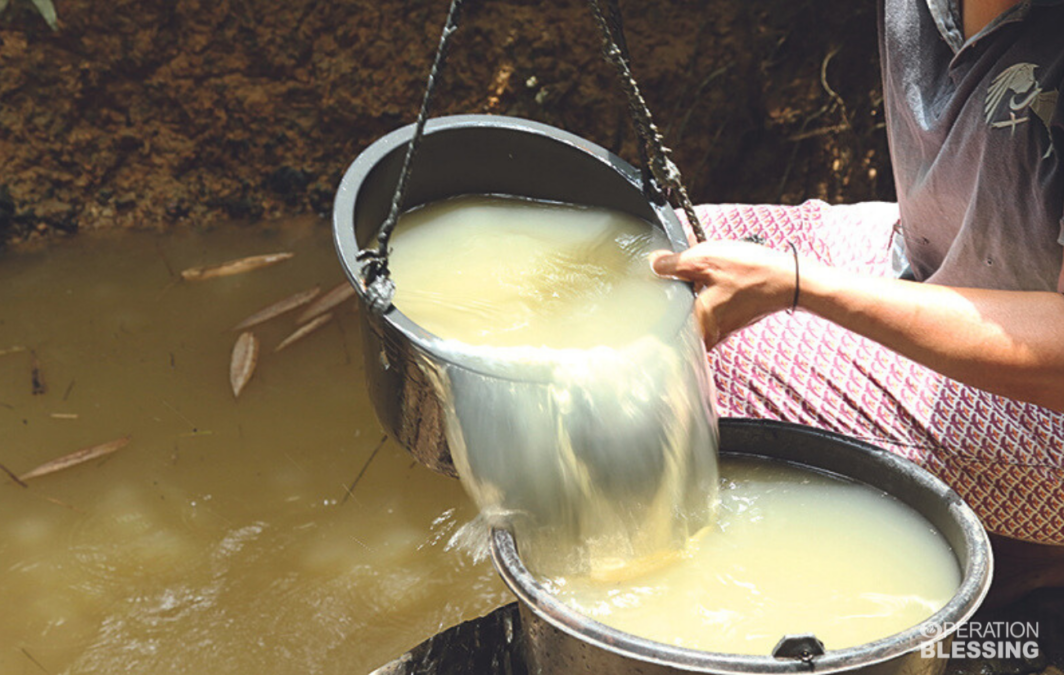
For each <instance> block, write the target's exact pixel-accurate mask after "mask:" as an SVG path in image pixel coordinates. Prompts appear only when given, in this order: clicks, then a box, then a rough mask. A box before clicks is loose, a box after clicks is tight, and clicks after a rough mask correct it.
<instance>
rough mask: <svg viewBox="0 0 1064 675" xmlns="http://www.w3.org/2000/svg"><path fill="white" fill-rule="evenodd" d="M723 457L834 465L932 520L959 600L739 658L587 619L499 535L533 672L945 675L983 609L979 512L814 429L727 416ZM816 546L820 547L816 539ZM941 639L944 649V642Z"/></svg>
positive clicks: (988, 558) (495, 549) (878, 453)
mask: <svg viewBox="0 0 1064 675" xmlns="http://www.w3.org/2000/svg"><path fill="white" fill-rule="evenodd" d="M720 443H721V446H720V450H721V456H722V457H728V456H751V457H763V458H768V459H774V460H783V461H786V462H791V463H794V464H797V465H803V466H806V467H810V468H814V469H819V470H822V471H828V472H831V473H835V474H838V475H841V476H845V477H847V478H851V479H854V480H857V481H860V482H863V483H867V484H869V485H874V486H875V487H877V488H879V489H881V490H884V491H885V492H887V493H888V494H890V495H892V496H894V497H896V498H897V499H899V500H900V501H901V502H903V503H905V504H907V505H908V506H910V507H911V508H913V509H914V510H916V511H917V512H918V513H920V514H921V515H922V516H923V517H924V518H926V519H927V520H928V521H929V522H930V523H931V524H932V525H934V526H935V527H936V528H937V529H938V531H939V532H941V533H942V535H943V537H944V538H945V539H946V541H947V542H948V543H949V545H950V547H951V548H952V549H953V552H954V554H955V555H956V556H957V561H958V563H959V565H960V568H961V570H962V572H963V573H962V579H961V585H960V587H959V588H958V589H957V591H956V593H955V594H954V596H953V598H952V599H951V600H950V601H949V602H948V603H947V604H946V605H945V606H944V607H943V608H942V609H940V610H939V611H938V612H936V613H935V614H934V615H933V616H931V617H930V618H928V619H927V620H926V621H923V622H921V623H920V624H919V625H916V626H913V627H911V628H909V629H908V630H905V631H902V632H900V633H897V634H895V635H891V636H888V637H885V638H883V639H880V640H876V641H875V642H871V643H868V644H865V645H859V646H856V647H850V648H846V649H839V650H833V651H827V652H822V651H820V650H819V649H818V647H817V642H818V641H817V640H816V639H815V636H808V635H807V636H780V642H779V643H778V644H777V647H776V649H775V650H774V653H773V654H765V655H763V656H740V655H734V654H718V653H710V652H703V651H697V650H693V649H684V648H680V647H675V646H672V645H667V644H662V643H659V642H654V641H652V640H648V639H645V638H640V637H637V636H634V635H631V634H628V633H624V632H622V631H619V630H616V629H614V628H610V627H609V626H606V625H603V624H601V623H599V622H597V621H594V620H592V619H589V618H587V617H585V616H583V615H581V614H579V613H577V612H576V611H575V610H573V609H572V608H570V607H568V606H567V605H565V604H563V603H562V602H561V601H559V600H558V599H556V598H555V597H553V596H552V595H551V594H550V593H549V592H548V591H547V590H546V589H545V587H544V586H543V585H542V584H541V583H540V582H539V581H538V580H537V579H536V578H535V577H534V576H533V575H532V574H531V573H530V572H529V571H528V569H527V568H526V566H525V564H524V562H523V561H522V558H521V555H520V552H519V551H518V549H517V546H516V545H515V543H514V538H513V536H512V535H511V534H510V532H508V531H506V530H495V531H494V532H493V533H492V541H491V553H492V560H493V562H494V563H495V567H496V569H497V570H498V572H499V574H500V575H501V576H502V578H503V580H504V581H505V582H506V584H507V586H509V588H510V590H511V591H513V593H514V595H516V596H517V598H518V601H519V607H520V617H521V621H520V631H521V636H520V639H519V640H518V642H519V644H521V645H522V647H521V648H522V649H523V651H524V660H525V661H526V662H527V665H528V672H529V673H530V674H531V675H566V674H569V673H584V672H592V673H610V674H611V675H634V674H636V673H639V674H640V675H680V674H687V675H690V673H713V674H715V675H753V674H758V675H760V674H765V675H769V674H777V675H778V674H784V673H808V672H814V673H821V674H827V673H846V674H847V675H859V674H860V675H866V674H867V675H940V674H941V673H942V672H943V671H944V669H945V667H946V660H945V659H942V658H937V654H938V653H939V651H941V652H942V653H949V645H950V642H951V640H952V634H953V633H954V631H956V629H957V628H958V627H959V626H961V625H963V624H964V623H965V622H966V621H968V620H969V619H970V618H971V616H972V614H974V613H975V611H976V610H977V609H978V608H979V605H980V603H982V601H983V599H984V598H985V596H986V593H987V591H988V590H989V588H990V580H991V572H992V568H993V560H992V554H991V549H990V542H989V539H988V537H987V535H986V532H985V530H984V529H983V526H982V525H981V524H980V522H979V519H978V518H977V517H976V515H975V513H974V512H973V511H972V510H971V508H969V507H968V506H967V505H966V504H965V503H964V501H963V500H962V499H961V498H960V497H959V496H958V495H957V494H956V493H955V492H954V491H953V490H951V489H950V488H949V487H947V486H946V485H945V484H944V483H942V481H940V480H938V479H937V478H935V477H934V476H932V475H931V474H930V473H928V472H927V471H925V470H923V469H922V468H920V467H919V466H917V465H915V464H913V463H912V462H909V461H907V460H905V459H902V458H901V457H898V456H897V455H894V454H891V453H890V452H887V451H885V450H882V449H880V448H877V447H875V446H872V445H869V444H867V443H863V442H860V441H856V440H853V439H849V438H846V437H843V436H839V435H837V434H832V433H828V432H824V431H820V430H818V429H813V428H810V427H805V426H800V425H796V424H788V423H783V422H772V421H764V420H746V419H722V420H721V421H720ZM809 546H816V542H815V541H810V542H809ZM938 643H943V644H942V646H943V649H942V650H938V649H937V648H936V647H937V644H938Z"/></svg>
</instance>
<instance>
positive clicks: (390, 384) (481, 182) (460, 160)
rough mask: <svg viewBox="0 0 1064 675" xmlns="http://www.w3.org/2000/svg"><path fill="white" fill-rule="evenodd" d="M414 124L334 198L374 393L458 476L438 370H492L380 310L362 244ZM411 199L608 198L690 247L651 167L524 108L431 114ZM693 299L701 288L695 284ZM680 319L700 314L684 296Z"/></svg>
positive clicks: (407, 438)
mask: <svg viewBox="0 0 1064 675" xmlns="http://www.w3.org/2000/svg"><path fill="white" fill-rule="evenodd" d="M413 134H414V125H410V126H407V127H403V128H401V129H399V130H397V131H394V132H392V133H390V134H388V135H386V136H384V137H382V138H381V139H379V140H378V141H376V142H374V143H373V144H372V145H370V146H369V147H368V148H367V149H366V150H365V151H364V152H362V154H360V155H359V156H358V158H357V159H356V160H355V161H354V162H353V163H352V164H351V166H350V167H349V168H348V170H347V173H346V174H345V175H344V178H343V180H342V182H341V183H340V187H339V190H338V192H337V196H336V202H335V205H334V209H333V226H334V237H335V243H336V248H337V252H338V254H339V256H340V261H341V263H342V265H343V267H344V270H345V272H346V273H347V276H348V278H349V279H350V280H351V283H352V284H353V285H354V286H355V289H356V291H357V292H358V297H359V300H360V310H361V311H360V316H361V319H360V322H361V327H362V340H363V355H364V357H365V358H364V360H365V368H366V380H367V384H368V388H369V396H370V399H371V401H372V402H373V406H374V408H375V410H376V412H377V417H378V419H379V420H380V422H381V424H382V425H383V426H384V428H385V430H386V432H387V433H388V434H389V435H390V436H391V437H392V438H394V439H395V440H397V441H398V442H399V443H400V444H401V445H402V446H403V447H405V448H406V449H407V450H409V451H410V452H411V453H412V454H413V455H414V457H415V458H417V460H418V461H420V462H421V463H422V464H425V465H426V466H428V467H429V468H431V469H433V470H434V471H437V472H439V473H442V474H445V475H448V476H456V471H455V466H454V462H453V461H452V458H451V453H450V449H449V447H448V443H447V439H446V437H445V433H444V414H443V410H442V408H441V401H440V397H439V395H438V392H437V390H436V389H435V388H434V387H433V385H432V382H430V380H429V376H428V374H427V373H429V372H431V371H432V370H433V369H434V368H436V367H442V366H450V367H454V366H457V367H458V370H459V371H461V372H466V373H473V374H474V375H476V374H477V373H480V374H483V368H482V367H481V365H479V364H471V363H470V362H469V359H468V358H467V357H466V356H465V355H463V354H461V353H458V352H456V351H455V350H454V349H452V348H451V347H448V345H447V344H446V343H444V341H443V340H441V339H440V338H439V337H437V336H435V335H433V334H431V333H429V332H427V331H425V330H424V329H422V328H421V327H420V326H418V325H417V324H415V323H413V322H412V321H411V320H410V319H409V318H408V317H406V316H405V315H404V314H403V313H402V312H401V311H399V310H398V309H396V308H395V307H391V308H390V309H389V310H388V311H387V312H385V313H384V314H383V315H380V314H376V313H374V312H372V311H370V309H369V307H368V303H369V298H368V297H367V290H366V286H365V285H364V280H363V275H362V272H363V270H362V263H361V262H360V260H359V259H358V257H359V252H360V251H362V250H364V249H366V248H368V247H369V246H370V245H371V244H372V242H373V241H374V239H375V237H376V235H377V232H378V230H379V228H380V227H381V225H382V223H384V222H385V220H386V218H387V215H388V212H389V209H390V207H391V201H392V196H393V194H394V192H395V186H396V182H397V180H398V178H399V174H400V171H401V167H402V163H403V158H404V155H405V153H406V149H407V144H408V143H409V141H410V139H411V137H412V136H413ZM416 163H417V168H416V171H414V172H412V173H411V175H410V182H409V184H408V186H407V191H406V194H405V198H404V203H403V206H404V208H408V209H409V208H414V207H416V206H419V205H422V204H426V203H429V202H433V201H437V200H441V199H445V198H448V197H454V196H458V195H465V194H500V195H515V196H521V197H526V198H530V199H537V200H545V201H554V202H563V203H569V204H576V205H584V206H592V207H603V208H607V209H613V210H616V211H621V212H624V213H628V214H631V215H633V216H636V217H638V218H641V219H643V220H645V221H647V222H648V224H649V226H653V227H657V228H660V229H661V230H662V231H663V232H664V233H665V235H666V236H667V238H668V240H669V242H670V244H671V245H672V247H673V248H674V249H675V250H682V249H683V248H686V247H687V237H686V235H685V233H684V229H683V226H682V225H681V224H680V221H679V220H678V218H677V217H676V214H675V212H674V211H673V209H672V207H670V206H668V205H667V204H664V203H663V204H658V203H655V202H654V201H652V200H650V199H649V198H648V197H647V196H646V194H645V193H644V186H643V182H642V179H641V175H640V172H639V171H638V170H637V169H636V168H634V167H633V166H631V165H630V164H628V163H627V162H625V161H624V160H623V159H621V158H620V157H618V156H616V155H614V154H613V153H611V152H609V151H607V150H606V149H604V148H602V147H599V146H598V145H595V144H594V143H591V142H589V141H587V140H585V139H583V138H580V137H578V136H575V135H573V134H570V133H568V132H565V131H562V130H560V129H556V128H554V127H550V126H547V125H544V124H540V123H537V122H531V121H528V120H523V119H518V118H514V117H502V116H488V115H459V116H453V117H441V118H436V119H432V120H429V122H428V123H427V126H426V128H425V133H424V136H423V138H422V140H421V144H420V149H419V151H418V155H417V161H416ZM691 301H692V302H693V294H692V295H691ZM676 314H677V316H675V317H674V320H675V322H676V323H677V328H678V329H679V326H680V325H681V324H682V322H683V321H685V320H686V318H687V317H688V316H689V314H690V305H686V306H683V307H679V308H678V310H677V312H676Z"/></svg>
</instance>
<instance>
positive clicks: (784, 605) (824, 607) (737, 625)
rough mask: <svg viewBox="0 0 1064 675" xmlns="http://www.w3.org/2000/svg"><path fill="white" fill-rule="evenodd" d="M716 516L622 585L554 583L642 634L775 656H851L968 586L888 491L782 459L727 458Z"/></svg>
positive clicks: (608, 619)
mask: <svg viewBox="0 0 1064 675" xmlns="http://www.w3.org/2000/svg"><path fill="white" fill-rule="evenodd" d="M721 473H722V475H723V476H724V477H725V480H724V481H723V484H722V489H721V492H720V495H721V502H720V508H719V509H718V511H717V520H716V522H715V523H714V524H713V525H712V526H711V527H709V528H707V529H706V531H704V532H702V533H701V534H700V535H699V536H696V537H692V539H691V540H690V542H689V545H688V547H687V549H686V550H685V551H684V553H683V555H682V556H681V557H680V558H678V559H676V560H674V561H673V562H672V563H671V564H669V565H665V566H662V567H660V568H658V569H655V570H652V571H651V572H649V573H647V574H645V575H642V576H639V577H637V578H630V579H624V580H610V581H604V580H601V579H592V578H587V577H584V578H580V577H569V578H564V577H563V578H555V579H550V580H547V585H548V587H549V588H551V589H552V590H553V591H554V592H555V593H556V595H558V596H559V597H560V598H561V599H562V600H563V601H564V602H566V603H568V604H569V605H570V606H572V607H573V608H575V609H577V610H578V611H580V612H582V613H584V614H585V615H587V616H590V617H592V618H594V619H596V620H598V621H600V622H602V623H605V624H608V625H610V626H613V627H615V628H618V629H621V630H623V631H626V632H628V633H631V634H634V635H640V636H643V637H647V638H650V639H653V640H657V641H659V642H665V643H668V644H674V645H678V646H682V647H689V648H693V649H703V650H707V651H712V652H724V653H729V654H759V655H768V654H771V653H772V649H773V648H774V647H775V645H776V643H777V642H779V640H780V638H781V637H783V636H784V635H798V634H802V633H815V634H816V636H817V637H818V638H819V639H820V640H821V641H823V643H824V645H825V647H827V648H828V649H843V648H846V647H853V646H856V645H861V644H865V643H868V642H872V641H874V640H878V639H880V638H884V637H887V636H888V635H892V634H894V633H897V632H900V631H902V630H905V629H907V628H909V627H911V626H915V625H916V624H918V623H920V622H921V621H923V620H924V619H926V618H928V617H929V616H931V615H932V614H934V613H935V612H936V611H938V610H939V609H941V608H942V607H943V606H944V605H945V604H946V603H947V602H948V601H949V599H950V598H952V597H953V595H954V593H956V591H957V587H958V586H959V585H960V580H961V571H960V568H959V566H958V564H957V559H956V557H955V556H954V555H953V552H952V550H951V549H950V547H949V545H948V544H947V543H946V541H945V539H944V538H943V536H942V535H941V534H940V533H939V532H938V531H937V530H936V529H935V528H934V526H932V525H931V524H930V523H929V522H928V521H927V520H926V519H925V518H923V517H922V516H921V515H920V514H918V513H917V512H916V511H914V510H913V509H912V508H910V507H909V506H907V505H905V504H902V503H901V502H900V501H898V500H897V499H895V498H894V497H891V496H889V495H887V494H886V493H884V492H882V491H880V490H878V489H875V488H872V487H869V486H867V485H863V484H860V483H855V482H851V481H848V480H844V479H841V478H838V477H836V476H832V475H828V474H822V473H818V472H814V471H811V470H808V469H803V468H798V467H795V466H792V465H788V464H784V463H781V462H772V461H766V460H754V459H730V460H728V461H725V462H722V464H721Z"/></svg>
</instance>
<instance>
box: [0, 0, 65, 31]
mask: <svg viewBox="0 0 1064 675" xmlns="http://www.w3.org/2000/svg"><path fill="white" fill-rule="evenodd" d="M33 6H34V7H36V8H37V11H38V12H40V13H41V16H42V17H44V21H45V23H47V24H48V26H49V27H50V28H51V29H52V30H54V31H58V30H59V17H58V16H57V15H56V13H55V5H53V4H52V0H33ZM0 9H2V8H0Z"/></svg>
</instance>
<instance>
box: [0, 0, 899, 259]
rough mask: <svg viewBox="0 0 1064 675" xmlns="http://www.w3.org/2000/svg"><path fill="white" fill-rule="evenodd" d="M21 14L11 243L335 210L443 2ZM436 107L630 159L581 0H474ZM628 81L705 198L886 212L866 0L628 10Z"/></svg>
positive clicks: (7, 46)
mask: <svg viewBox="0 0 1064 675" xmlns="http://www.w3.org/2000/svg"><path fill="white" fill-rule="evenodd" d="M55 2H56V7H57V10H58V14H59V30H58V31H56V32H53V31H52V30H51V29H49V28H48V26H47V25H46V24H45V23H44V21H43V20H42V19H41V17H40V16H39V15H38V14H37V13H36V11H35V10H34V8H33V6H32V4H31V3H30V2H29V0H12V1H11V4H10V6H9V7H8V8H7V10H6V11H5V12H3V14H0V242H5V243H11V242H18V241H24V240H27V239H32V238H36V237H39V236H44V235H48V234H51V233H73V232H76V231H78V230H93V229H107V228H114V227H135V228H165V227H169V226H173V225H188V224H192V225H209V224H211V223H214V222H221V221H225V220H234V219H235V220H243V221H254V220H257V219H261V218H273V217H279V216H285V215H291V214H298V213H307V212H321V213H325V212H327V211H328V210H329V208H330V206H331V200H332V196H333V191H334V189H335V186H336V185H337V183H338V182H339V178H340V176H341V173H342V171H343V170H344V169H345V168H346V166H347V164H348V163H350V161H351V160H352V159H353V158H354V157H355V156H356V155H357V154H358V152H359V151H360V150H361V149H362V148H364V147H365V146H366V145H367V144H368V143H370V142H372V141H373V140H374V139H375V138H377V137H378V136H380V135H381V134H383V133H385V132H387V131H389V130H391V129H393V128H395V127H397V126H400V125H402V124H405V123H408V122H410V121H413V119H414V117H415V115H416V110H417V106H418V104H419V102H420V97H421V93H422V90H423V86H424V78H425V75H426V72H427V69H428V64H429V62H430V59H431V56H432V54H433V51H434V49H435V44H436V41H437V38H438V35H439V30H440V27H441V25H442V22H443V19H444V17H445V15H446V11H447V5H448V2H447V1H446V0H407V1H398V0H386V1H383V2H376V1H369V0H340V1H337V2H315V1H311V0H285V1H284V2H281V1H278V0H135V1H134V0H115V1H114V2H110V3H103V4H101V3H99V2H97V1H94V0H55ZM466 4H467V10H466V12H465V14H464V17H463V21H462V26H461V29H460V30H459V32H458V33H457V34H456V37H455V41H454V45H453V49H452V53H451V58H450V60H449V62H448V65H447V68H446V71H445V76H444V79H443V82H442V85H441V87H440V89H439V90H438V96H437V103H436V105H435V108H434V110H435V112H436V113H438V114H444V113H460V112H489V113H501V114H512V115H519V116H523V117H528V118H532V119H536V120H540V121H543V122H547V123H550V124H554V125H557V126H561V127H563V128H566V129H568V130H570V131H573V132H575V133H577V134H581V135H583V136H585V137H587V138H590V139H591V140H593V141H595V142H597V143H600V144H602V145H604V146H606V147H608V148H611V149H613V150H615V151H617V152H619V153H620V154H621V155H622V156H625V157H627V158H628V159H630V160H632V159H634V158H635V145H634V142H633V141H634V134H633V132H632V130H631V128H630V127H629V124H628V121H627V112H626V108H625V105H624V101H623V98H622V96H621V95H620V92H619V89H618V87H617V84H616V81H615V80H614V75H613V73H612V71H611V70H610V69H609V67H608V66H607V64H605V63H604V62H603V60H602V57H601V56H600V53H599V42H598V39H597V34H596V33H595V27H594V25H593V24H592V22H591V19H590V16H589V14H588V11H587V8H586V6H585V4H584V3H583V2H581V1H580V0H550V1H549V2H534V1H531V0H469V2H467V3H466ZM622 8H623V10H624V15H625V21H626V31H627V35H628V40H629V45H630V51H631V55H632V64H633V70H634V71H635V74H636V77H637V78H638V79H639V81H640V83H641V85H642V87H643V88H644V90H645V94H646V97H647V99H648V101H649V103H650V106H651V109H652V110H653V111H654V113H655V116H656V119H657V121H658V124H659V126H660V127H661V128H662V129H663V130H664V131H665V134H666V139H667V142H668V143H669V145H670V146H672V147H673V149H674V157H675V159H676V161H677V164H678V165H679V166H680V168H681V170H682V171H683V173H684V176H685V179H686V183H687V185H688V188H689V190H690V192H691V193H692V196H693V197H694V198H695V199H696V200H697V201H783V202H797V201H801V200H803V199H806V198H812V197H816V198H820V199H825V200H828V201H831V202H840V201H858V200H864V199H890V198H892V197H893V188H892V184H891V179H890V170H889V164H888V158H887V156H886V143H885V138H884V133H883V125H882V119H881V118H882V106H881V95H880V88H879V83H878V65H877V57H876V40H875V7H874V2H873V0H859V2H858V3H856V4H854V3H845V4H844V3H842V2H839V1H838V0H818V1H817V2H811V1H809V0H765V2H761V3H751V2H750V1H749V0H654V1H651V0H640V1H638V2H637V1H635V0H627V2H622Z"/></svg>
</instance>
